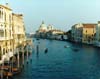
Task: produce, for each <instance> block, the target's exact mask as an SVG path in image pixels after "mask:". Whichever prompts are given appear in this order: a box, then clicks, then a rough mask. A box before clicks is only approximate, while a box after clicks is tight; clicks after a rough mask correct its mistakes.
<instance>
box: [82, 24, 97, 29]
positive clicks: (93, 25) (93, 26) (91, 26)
mask: <svg viewBox="0 0 100 79" xmlns="http://www.w3.org/2000/svg"><path fill="white" fill-rule="evenodd" d="M95 27H96V24H83V28H95Z"/></svg>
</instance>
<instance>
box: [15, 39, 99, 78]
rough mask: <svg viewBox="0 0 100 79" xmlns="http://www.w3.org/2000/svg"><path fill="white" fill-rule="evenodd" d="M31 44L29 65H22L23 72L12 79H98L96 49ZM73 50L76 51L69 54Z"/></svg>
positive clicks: (54, 43) (39, 42) (47, 42)
mask: <svg viewBox="0 0 100 79" xmlns="http://www.w3.org/2000/svg"><path fill="white" fill-rule="evenodd" d="M33 43H34V49H33V53H32V55H31V56H30V58H29V63H28V64H27V63H25V67H24V69H23V71H22V72H21V73H20V74H18V75H16V76H14V79H100V49H99V48H94V47H91V46H86V45H79V44H72V43H69V42H63V41H55V40H54V41H53V40H52V41H51V40H42V39H41V40H34V42H33ZM37 45H39V52H38V53H37V52H36V46H37ZM45 48H48V52H47V53H45V52H44V50H45ZM76 48H77V49H78V51H75V50H73V49H76ZM31 58H32V61H30V59H31Z"/></svg>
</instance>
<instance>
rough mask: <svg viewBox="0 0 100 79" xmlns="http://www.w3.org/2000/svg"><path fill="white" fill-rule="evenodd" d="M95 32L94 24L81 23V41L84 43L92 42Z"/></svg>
mask: <svg viewBox="0 0 100 79" xmlns="http://www.w3.org/2000/svg"><path fill="white" fill-rule="evenodd" d="M95 34H96V24H83V37H82V42H83V43H86V44H94V42H95Z"/></svg>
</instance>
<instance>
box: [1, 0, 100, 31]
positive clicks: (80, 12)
mask: <svg viewBox="0 0 100 79" xmlns="http://www.w3.org/2000/svg"><path fill="white" fill-rule="evenodd" d="M6 2H8V3H9V5H10V6H11V8H12V9H13V12H15V13H23V14H24V22H25V27H26V31H27V32H35V31H36V30H37V29H38V27H39V26H40V24H41V22H42V20H43V21H44V22H45V23H46V24H47V25H48V24H52V25H53V26H54V27H55V28H58V29H62V30H64V31H67V30H68V29H70V28H71V26H72V25H74V24H76V23H80V22H82V23H97V21H99V20H100V0H0V4H1V3H2V4H4V3H6Z"/></svg>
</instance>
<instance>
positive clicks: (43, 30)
mask: <svg viewBox="0 0 100 79" xmlns="http://www.w3.org/2000/svg"><path fill="white" fill-rule="evenodd" d="M38 32H47V26H46V24H45V23H44V21H43V22H42V24H41V25H40V27H39V29H38Z"/></svg>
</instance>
